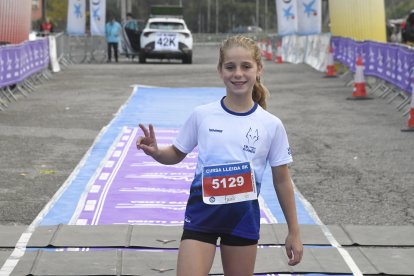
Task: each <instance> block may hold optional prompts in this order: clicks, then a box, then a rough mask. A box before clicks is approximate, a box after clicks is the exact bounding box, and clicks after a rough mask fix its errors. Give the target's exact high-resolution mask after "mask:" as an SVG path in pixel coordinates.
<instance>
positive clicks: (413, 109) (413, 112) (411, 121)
mask: <svg viewBox="0 0 414 276" xmlns="http://www.w3.org/2000/svg"><path fill="white" fill-rule="evenodd" d="M408 114H409V115H408V116H409V117H408V122H407V128H404V129H401V131H414V78H413V79H412V80H411V105H410V112H409V113H408Z"/></svg>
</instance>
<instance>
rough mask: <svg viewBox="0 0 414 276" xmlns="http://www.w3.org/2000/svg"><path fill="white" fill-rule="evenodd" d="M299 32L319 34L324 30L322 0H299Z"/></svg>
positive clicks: (301, 33) (302, 33)
mask: <svg viewBox="0 0 414 276" xmlns="http://www.w3.org/2000/svg"><path fill="white" fill-rule="evenodd" d="M297 1H298V3H297V7H298V11H297V14H298V34H300V35H309V34H318V33H320V32H321V30H322V4H321V0H297Z"/></svg>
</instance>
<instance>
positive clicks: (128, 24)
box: [125, 12, 138, 31]
mask: <svg viewBox="0 0 414 276" xmlns="http://www.w3.org/2000/svg"><path fill="white" fill-rule="evenodd" d="M125 28H127V29H130V30H134V31H138V22H137V20H136V19H135V18H134V16H133V15H132V13H130V12H129V13H127V19H126V21H125Z"/></svg>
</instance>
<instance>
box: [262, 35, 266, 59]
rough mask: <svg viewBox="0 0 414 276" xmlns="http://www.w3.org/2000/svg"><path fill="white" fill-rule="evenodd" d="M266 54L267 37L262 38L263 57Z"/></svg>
mask: <svg viewBox="0 0 414 276" xmlns="http://www.w3.org/2000/svg"><path fill="white" fill-rule="evenodd" d="M265 56H266V39H264V38H263V39H262V57H265Z"/></svg>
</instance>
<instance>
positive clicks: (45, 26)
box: [40, 17, 53, 36]
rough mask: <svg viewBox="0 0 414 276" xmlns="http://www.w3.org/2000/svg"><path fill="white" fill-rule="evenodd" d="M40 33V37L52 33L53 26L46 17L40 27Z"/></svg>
mask: <svg viewBox="0 0 414 276" xmlns="http://www.w3.org/2000/svg"><path fill="white" fill-rule="evenodd" d="M40 31H41V32H42V36H45V35H49V34H50V33H52V32H53V24H52V22H51V21H50V19H49V18H48V17H46V19H45V22H43V23H42V25H40Z"/></svg>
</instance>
